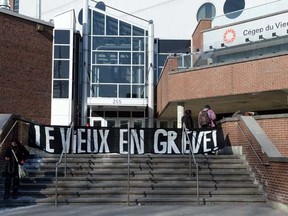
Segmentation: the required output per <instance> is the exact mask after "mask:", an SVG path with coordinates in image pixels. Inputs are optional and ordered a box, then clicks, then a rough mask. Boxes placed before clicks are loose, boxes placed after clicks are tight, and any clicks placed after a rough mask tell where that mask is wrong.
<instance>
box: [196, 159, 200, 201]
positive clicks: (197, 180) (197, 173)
mask: <svg viewBox="0 0 288 216" xmlns="http://www.w3.org/2000/svg"><path fill="white" fill-rule="evenodd" d="M196 182H197V183H196V184H197V201H198V205H200V199H199V165H198V164H196Z"/></svg>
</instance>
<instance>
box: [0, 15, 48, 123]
mask: <svg viewBox="0 0 288 216" xmlns="http://www.w3.org/2000/svg"><path fill="white" fill-rule="evenodd" d="M0 23H1V25H0V35H1V37H0V44H1V46H0V59H1V61H0V70H1V72H0V80H1V85H0V113H13V114H17V115H20V116H22V117H24V118H27V119H31V120H34V121H37V122H39V123H43V124H50V115H51V79H52V76H51V71H52V69H51V67H52V41H53V28H52V27H51V26H49V25H44V31H43V32H41V31H37V30H36V25H37V23H36V22H33V21H31V20H27V19H23V18H20V17H17V16H13V15H10V14H8V13H7V14H6V13H2V12H0Z"/></svg>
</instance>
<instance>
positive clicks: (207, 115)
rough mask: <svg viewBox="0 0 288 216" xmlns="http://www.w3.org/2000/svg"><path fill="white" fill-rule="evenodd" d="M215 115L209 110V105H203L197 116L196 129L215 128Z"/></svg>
mask: <svg viewBox="0 0 288 216" xmlns="http://www.w3.org/2000/svg"><path fill="white" fill-rule="evenodd" d="M215 121H216V114H215V112H214V111H213V110H212V109H211V107H210V105H205V106H204V108H203V110H201V111H200V112H199V114H198V127H199V128H210V127H211V128H214V127H215V126H216V124H215Z"/></svg>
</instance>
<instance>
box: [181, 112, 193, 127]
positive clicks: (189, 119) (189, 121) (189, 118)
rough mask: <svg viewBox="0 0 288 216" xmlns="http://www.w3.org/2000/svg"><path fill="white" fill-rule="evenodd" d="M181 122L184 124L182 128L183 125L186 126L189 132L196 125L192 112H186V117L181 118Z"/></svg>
mask: <svg viewBox="0 0 288 216" xmlns="http://www.w3.org/2000/svg"><path fill="white" fill-rule="evenodd" d="M181 122H182V127H183V124H185V127H186V128H187V129H188V130H191V129H192V128H193V126H194V124H193V120H192V112H191V110H186V111H185V114H184V116H182V118H181Z"/></svg>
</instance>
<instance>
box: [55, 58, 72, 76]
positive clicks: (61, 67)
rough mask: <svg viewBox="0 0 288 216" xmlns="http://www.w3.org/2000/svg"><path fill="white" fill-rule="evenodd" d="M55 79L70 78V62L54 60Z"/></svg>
mask: <svg viewBox="0 0 288 216" xmlns="http://www.w3.org/2000/svg"><path fill="white" fill-rule="evenodd" d="M54 78H56V79H57V78H60V79H63V78H66V79H68V78H69V61H68V60H67V61H66V60H54Z"/></svg>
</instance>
